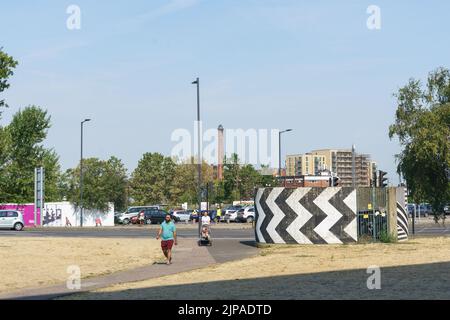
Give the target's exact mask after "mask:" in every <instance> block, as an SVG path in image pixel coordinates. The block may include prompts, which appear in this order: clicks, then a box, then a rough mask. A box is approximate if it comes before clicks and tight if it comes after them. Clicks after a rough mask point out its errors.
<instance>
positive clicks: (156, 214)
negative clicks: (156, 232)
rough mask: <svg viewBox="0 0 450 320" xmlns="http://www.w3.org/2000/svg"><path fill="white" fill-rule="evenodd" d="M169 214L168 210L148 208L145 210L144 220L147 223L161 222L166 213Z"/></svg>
mask: <svg viewBox="0 0 450 320" xmlns="http://www.w3.org/2000/svg"><path fill="white" fill-rule="evenodd" d="M167 214H169V213H168V212H167V211H164V210H160V209H159V210H155V209H148V210H145V211H144V220H145V224H156V223H157V224H160V223H163V222H164V220H165V218H166V215H167Z"/></svg>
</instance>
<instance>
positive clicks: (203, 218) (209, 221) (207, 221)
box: [202, 216, 211, 224]
mask: <svg viewBox="0 0 450 320" xmlns="http://www.w3.org/2000/svg"><path fill="white" fill-rule="evenodd" d="M210 223H211V218H210V217H209V216H203V217H202V224H210Z"/></svg>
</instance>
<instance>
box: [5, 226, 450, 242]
mask: <svg viewBox="0 0 450 320" xmlns="http://www.w3.org/2000/svg"><path fill="white" fill-rule="evenodd" d="M156 232H157V227H156V226H152V227H151V228H142V229H141V228H135V227H134V228H127V227H125V228H124V227H118V228H86V229H80V228H74V229H65V228H55V229H25V230H24V231H19V232H17V231H11V230H0V237H2V236H11V237H95V238H146V237H152V236H155V234H156ZM211 232H212V235H213V238H214V239H229V240H240V241H254V240H255V233H254V230H253V229H252V228H236V227H227V226H220V227H218V228H214V226H213V227H212V230H211ZM410 234H411V235H412V230H411V226H410ZM415 235H416V236H432V235H433V236H450V226H446V227H443V226H441V225H436V224H428V223H427V224H417V225H416V227H415ZM178 236H179V237H180V238H196V237H197V228H195V227H185V226H182V227H180V228H178Z"/></svg>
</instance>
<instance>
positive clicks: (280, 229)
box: [255, 187, 358, 244]
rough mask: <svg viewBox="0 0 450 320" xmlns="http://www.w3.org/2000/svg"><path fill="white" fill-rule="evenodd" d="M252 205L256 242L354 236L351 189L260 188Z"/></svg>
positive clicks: (349, 238)
mask: <svg viewBox="0 0 450 320" xmlns="http://www.w3.org/2000/svg"><path fill="white" fill-rule="evenodd" d="M255 207H256V230H255V233H256V241H257V242H259V243H286V244H342V243H350V242H356V241H357V238H358V236H357V223H356V190H355V189H353V188H343V187H330V188H296V189H292V188H260V189H258V190H257V193H256V197H255Z"/></svg>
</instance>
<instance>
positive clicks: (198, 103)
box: [192, 78, 202, 235]
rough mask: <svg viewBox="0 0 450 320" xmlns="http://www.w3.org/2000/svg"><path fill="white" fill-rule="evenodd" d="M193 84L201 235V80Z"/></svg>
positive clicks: (199, 231) (199, 232) (199, 229)
mask: <svg viewBox="0 0 450 320" xmlns="http://www.w3.org/2000/svg"><path fill="white" fill-rule="evenodd" d="M192 84H195V85H197V148H198V150H197V153H198V154H197V157H198V158H197V170H198V234H199V235H200V234H201V223H200V221H201V213H202V154H201V147H200V78H197V79H196V80H195V81H194V82H192Z"/></svg>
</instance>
